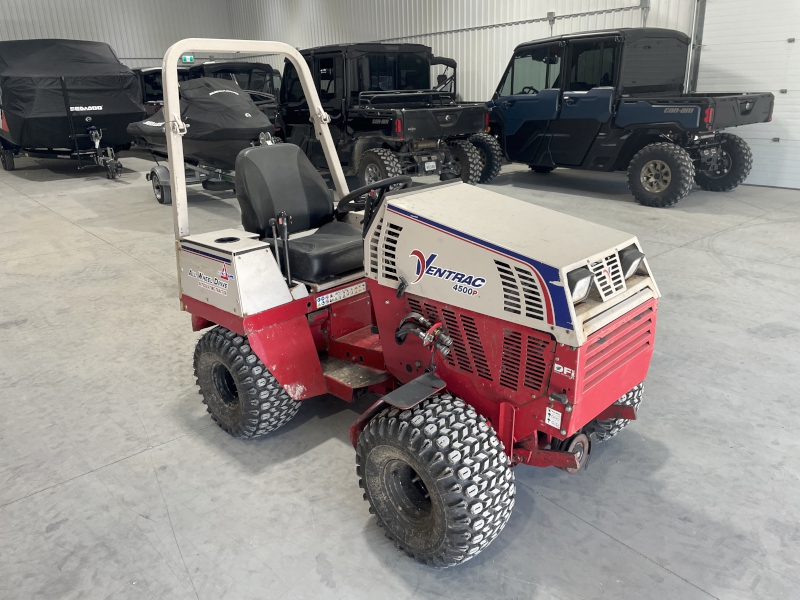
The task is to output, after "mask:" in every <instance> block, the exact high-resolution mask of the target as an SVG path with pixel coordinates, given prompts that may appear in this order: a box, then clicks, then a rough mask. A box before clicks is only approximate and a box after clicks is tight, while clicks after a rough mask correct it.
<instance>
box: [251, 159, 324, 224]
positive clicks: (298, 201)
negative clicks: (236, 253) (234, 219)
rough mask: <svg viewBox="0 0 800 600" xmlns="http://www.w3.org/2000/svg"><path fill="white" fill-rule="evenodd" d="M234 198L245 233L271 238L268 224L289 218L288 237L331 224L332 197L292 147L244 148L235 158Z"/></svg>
mask: <svg viewBox="0 0 800 600" xmlns="http://www.w3.org/2000/svg"><path fill="white" fill-rule="evenodd" d="M236 198H237V199H238V200H239V208H241V210H242V226H243V227H244V229H245V231H249V232H250V233H257V234H258V235H259V236H261V237H272V229H271V228H270V226H269V220H270V219H273V218H275V217H277V216H278V213H280V212H281V211H286V214H287V215H289V216H291V217H292V223H291V225H290V226H289V233H294V232H297V231H306V230H308V229H313V228H316V227H320V226H321V225H324V224H325V223H328V222H330V221H332V220H333V193H332V191H331V190H330V189H328V186H327V185H325V181H323V179H322V177H321V176H320V174H319V173H317V170H316V169H315V168H314V167H313V166H312V164H311V161H310V160H308V157H307V156H306V155H305V153H303V151H302V150H300V148H298V147H297V146H295V145H294V144H274V145H271V146H253V147H251V148H246V149H245V150H242V151H241V152H240V153H239V156H237V157H236Z"/></svg>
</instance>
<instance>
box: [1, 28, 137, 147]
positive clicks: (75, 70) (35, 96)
mask: <svg viewBox="0 0 800 600" xmlns="http://www.w3.org/2000/svg"><path fill="white" fill-rule="evenodd" d="M62 81H63V85H62ZM64 88H66V95H65V89H64ZM141 98H142V96H141V91H140V90H139V80H138V78H137V77H136V75H135V74H134V73H133V72H132V71H131V70H130V69H129V68H128V67H126V66H125V65H123V64H122V63H121V62H119V59H118V58H117V56H116V54H114V51H113V50H112V49H111V47H110V46H109V45H108V44H104V43H101V42H87V41H81V40H47V39H44V40H18V41H9V42H0V112H2V117H1V118H0V136H2V137H3V138H5V139H6V140H8V141H9V142H11V143H12V144H14V145H17V146H21V147H23V148H73V147H74V145H73V144H74V143H73V140H72V139H71V137H70V127H69V121H68V120H67V108H69V113H70V116H71V118H72V120H73V126H74V129H75V133H76V135H77V136H78V139H79V147H80V148H82V149H87V148H92V147H93V144H92V142H91V139H90V138H89V137H88V135H86V134H87V128H89V127H92V126H93V127H97V128H98V129H100V130H102V132H103V139H102V143H101V145H102V146H112V147H115V146H121V145H124V144H127V143H130V141H131V139H130V136H129V135H128V134H127V133H126V132H125V128H126V127H127V125H128V123H130V122H132V121H138V120H139V119H141V118H143V117H144V116H145V111H144V107H143V106H142V100H141ZM65 100H66V101H65Z"/></svg>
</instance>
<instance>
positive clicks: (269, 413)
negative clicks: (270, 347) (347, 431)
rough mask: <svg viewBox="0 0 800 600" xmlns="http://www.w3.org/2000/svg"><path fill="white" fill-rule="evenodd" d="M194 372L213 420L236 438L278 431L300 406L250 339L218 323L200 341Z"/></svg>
mask: <svg viewBox="0 0 800 600" xmlns="http://www.w3.org/2000/svg"><path fill="white" fill-rule="evenodd" d="M194 374H195V377H196V378H197V385H198V386H199V387H200V395H201V396H203V404H205V405H206V407H207V410H208V412H209V413H210V414H211V418H212V419H214V421H216V423H217V425H219V426H220V427H222V429H224V430H225V431H227V432H228V433H229V434H231V435H232V436H234V437H238V438H256V437H260V436H262V435H264V434H266V433H269V432H271V431H275V430H276V429H278V428H279V427H281V426H282V425H285V424H286V423H287V422H288V421H289V420H290V419H291V418H292V417H293V416H294V415H295V414H297V411H298V409H299V408H300V403H299V402H297V401H295V400H292V398H290V397H289V394H287V393H286V390H284V389H283V387H281V385H280V384H279V383H278V381H277V380H276V379H275V377H273V376H272V373H270V372H269V371H268V370H267V368H266V367H265V366H264V363H263V362H261V360H260V359H259V358H258V357H257V356H256V354H255V353H254V352H253V350H252V348H250V345H249V344H248V343H247V338H246V337H243V336H240V335H239V334H238V333H235V332H233V331H230V330H229V329H225V328H224V327H215V328H214V329H212V330H210V331H208V332H206V333H205V335H203V337H201V338H200V340H199V341H198V342H197V347H196V348H195V351H194Z"/></svg>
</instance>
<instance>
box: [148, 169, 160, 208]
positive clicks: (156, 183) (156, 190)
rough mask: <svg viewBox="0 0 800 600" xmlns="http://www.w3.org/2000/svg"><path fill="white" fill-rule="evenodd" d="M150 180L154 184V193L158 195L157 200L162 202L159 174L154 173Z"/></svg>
mask: <svg viewBox="0 0 800 600" xmlns="http://www.w3.org/2000/svg"><path fill="white" fill-rule="evenodd" d="M150 182H151V183H152V184H153V193H154V194H155V195H156V200H158V201H159V202H161V180H160V179H159V178H158V175H153V177H152V178H151V179H150Z"/></svg>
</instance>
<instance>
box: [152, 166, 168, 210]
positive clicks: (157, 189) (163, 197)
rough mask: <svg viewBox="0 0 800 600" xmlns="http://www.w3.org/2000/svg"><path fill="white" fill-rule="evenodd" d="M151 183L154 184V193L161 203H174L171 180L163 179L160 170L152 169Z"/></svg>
mask: <svg viewBox="0 0 800 600" xmlns="http://www.w3.org/2000/svg"><path fill="white" fill-rule="evenodd" d="M150 184H151V185H152V186H153V195H154V196H155V197H156V201H157V202H158V203H159V204H172V188H170V186H169V181H166V182H164V181H161V177H159V175H158V171H155V170H153V171H150Z"/></svg>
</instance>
